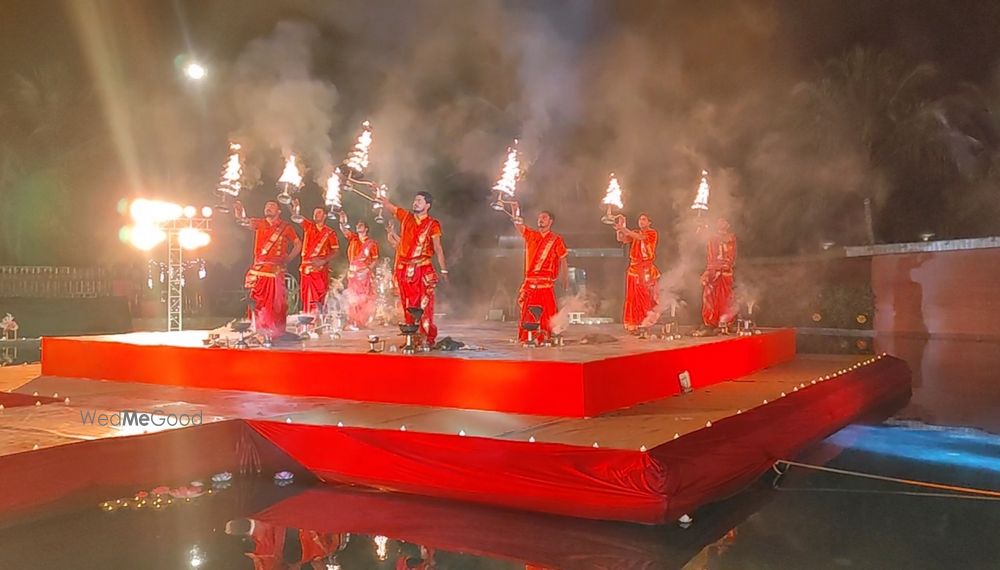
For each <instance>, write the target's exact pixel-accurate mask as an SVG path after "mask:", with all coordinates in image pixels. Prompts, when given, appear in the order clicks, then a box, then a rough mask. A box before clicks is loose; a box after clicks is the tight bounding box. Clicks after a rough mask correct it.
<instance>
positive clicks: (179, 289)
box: [163, 217, 211, 332]
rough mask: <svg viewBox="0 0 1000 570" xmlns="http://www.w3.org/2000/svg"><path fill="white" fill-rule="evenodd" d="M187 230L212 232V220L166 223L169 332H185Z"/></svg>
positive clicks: (172, 221) (182, 220)
mask: <svg viewBox="0 0 1000 570" xmlns="http://www.w3.org/2000/svg"><path fill="white" fill-rule="evenodd" d="M187 228H194V229H199V230H202V231H205V232H209V231H211V218H204V217H192V218H178V219H176V220H170V221H168V222H165V223H164V225H163V230H164V231H165V232H166V234H167V332H171V331H180V330H184V269H185V263H184V253H183V252H184V249H183V248H182V247H181V244H180V239H179V236H180V232H181V230H184V229H187Z"/></svg>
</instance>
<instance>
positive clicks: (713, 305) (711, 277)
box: [701, 232, 736, 328]
mask: <svg viewBox="0 0 1000 570" xmlns="http://www.w3.org/2000/svg"><path fill="white" fill-rule="evenodd" d="M707 254H708V255H707V259H706V264H705V272H704V273H702V274H701V284H702V297H701V318H702V320H703V321H704V322H705V326H706V327H711V328H715V327H718V326H719V325H720V324H724V323H728V322H730V321H732V319H733V317H734V316H735V315H736V305H735V303H733V268H734V267H735V265H736V236H735V235H734V234H733V233H731V232H717V233H716V234H715V235H713V236H712V237H710V238H709V239H708V248H707Z"/></svg>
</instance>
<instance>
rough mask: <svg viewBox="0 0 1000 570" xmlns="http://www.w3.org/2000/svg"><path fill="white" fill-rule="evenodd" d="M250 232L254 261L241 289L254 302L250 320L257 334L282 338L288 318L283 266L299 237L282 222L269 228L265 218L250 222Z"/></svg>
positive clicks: (269, 224) (279, 221)
mask: <svg viewBox="0 0 1000 570" xmlns="http://www.w3.org/2000/svg"><path fill="white" fill-rule="evenodd" d="M250 229H252V230H253V231H254V238H253V250H254V260H253V265H251V266H250V269H249V270H248V271H247V274H246V278H245V280H244V286H245V287H246V288H247V289H250V299H251V300H252V301H253V302H254V307H253V310H252V312H251V316H252V317H253V319H254V322H255V326H256V330H257V332H260V333H263V334H265V335H267V336H269V337H271V338H278V337H280V336H281V335H282V334H284V332H285V322H286V321H287V318H288V301H287V299H286V298H285V265H284V264H285V262H286V261H287V257H288V254H289V250H290V249H291V248H292V245H293V243H294V242H295V240H297V239H298V236H296V235H295V231H294V230H292V226H291V225H289V224H288V223H286V222H283V221H281V220H278V221H277V223H275V224H273V225H272V224H271V223H269V222H268V221H267V220H266V219H265V218H250Z"/></svg>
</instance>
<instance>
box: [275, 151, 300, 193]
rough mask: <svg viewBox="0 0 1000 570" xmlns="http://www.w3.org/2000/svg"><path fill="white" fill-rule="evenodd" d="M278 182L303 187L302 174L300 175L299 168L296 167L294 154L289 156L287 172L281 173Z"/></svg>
mask: <svg viewBox="0 0 1000 570" xmlns="http://www.w3.org/2000/svg"><path fill="white" fill-rule="evenodd" d="M278 182H279V183H281V182H286V183H288V184H291V185H292V186H295V187H299V186H302V174H300V173H299V167H298V166H296V165H295V155H294V154H290V155H288V160H286V161H285V170H284V172H282V173H281V178H279V179H278Z"/></svg>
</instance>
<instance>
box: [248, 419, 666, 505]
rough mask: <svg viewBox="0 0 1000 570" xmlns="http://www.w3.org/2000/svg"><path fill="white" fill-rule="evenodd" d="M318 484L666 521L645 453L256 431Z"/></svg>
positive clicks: (258, 426)
mask: <svg viewBox="0 0 1000 570" xmlns="http://www.w3.org/2000/svg"><path fill="white" fill-rule="evenodd" d="M248 423H249V424H250V425H251V427H253V428H254V429H255V430H257V431H258V432H259V433H260V434H261V435H263V436H264V437H266V438H267V439H269V440H271V441H272V442H273V443H274V444H275V445H277V446H278V447H279V448H281V449H283V450H284V451H285V452H286V453H288V454H289V455H291V456H292V457H295V458H296V459H297V460H298V461H299V462H300V463H302V464H303V465H304V466H305V467H306V468H308V469H309V470H311V471H312V472H313V473H315V474H316V475H317V476H319V477H320V478H322V479H324V480H326V481H329V482H337V483H352V484H357V485H365V486H369V487H375V488H380V489H387V490H391V491H398V492H403V493H412V494H419V495H425V496H433V497H440V498H447V499H457V500H462V501H470V502H475V503H488V504H494V505H503V506H507V507H511V508H518V509H525V510H532V511H542V512H547V513H554V514H563V515H568V516H575V517H583V518H594V519H626V520H639V521H652V520H657V519H659V518H660V514H661V512H662V509H663V505H664V499H663V494H662V485H663V473H662V470H661V468H660V466H659V465H658V464H657V463H656V462H655V461H653V460H651V459H650V458H649V456H648V455H647V454H645V453H641V452H639V451H625V450H613V449H607V450H605V449H593V448H590V447H575V446H570V445H562V444H555V443H528V442H517V441H505V440H498V439H487V438H478V437H459V436H457V435H455V436H452V435H442V434H430V433H417V432H413V431H409V432H402V431H396V430H375V429H364V428H334V427H330V426H310V425H294V424H284V423H275V422H264V421H251V422H248Z"/></svg>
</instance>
